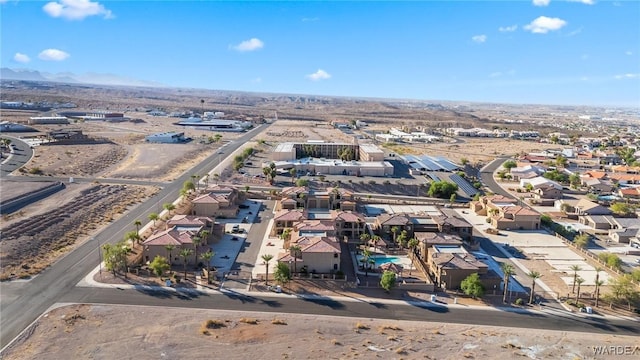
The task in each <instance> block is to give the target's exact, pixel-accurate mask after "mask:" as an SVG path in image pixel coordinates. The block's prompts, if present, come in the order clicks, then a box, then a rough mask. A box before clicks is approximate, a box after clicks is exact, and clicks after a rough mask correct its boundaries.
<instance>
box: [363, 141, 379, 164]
mask: <svg viewBox="0 0 640 360" xmlns="http://www.w3.org/2000/svg"><path fill="white" fill-rule="evenodd" d="M359 148H360V149H359V150H360V151H359V153H360V160H361V161H384V151H382V150H381V149H380V148H379V147H377V146H375V145H373V144H360V145H359Z"/></svg>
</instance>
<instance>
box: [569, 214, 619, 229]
mask: <svg viewBox="0 0 640 360" xmlns="http://www.w3.org/2000/svg"><path fill="white" fill-rule="evenodd" d="M578 221H579V222H580V223H581V224H583V225H586V226H588V227H590V228H592V229H594V230H609V229H613V228H614V227H615V223H614V220H613V216H610V215H582V216H579V217H578Z"/></svg>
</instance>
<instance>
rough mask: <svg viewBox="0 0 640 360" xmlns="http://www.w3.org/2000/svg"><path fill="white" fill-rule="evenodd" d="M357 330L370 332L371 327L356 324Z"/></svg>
mask: <svg viewBox="0 0 640 360" xmlns="http://www.w3.org/2000/svg"><path fill="white" fill-rule="evenodd" d="M356 329H358V330H369V325H366V324H363V323H360V322H358V323H356Z"/></svg>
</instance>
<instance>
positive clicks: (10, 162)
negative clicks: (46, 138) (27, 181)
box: [0, 135, 33, 177]
mask: <svg viewBox="0 0 640 360" xmlns="http://www.w3.org/2000/svg"><path fill="white" fill-rule="evenodd" d="M1 137H2V138H7V139H11V145H14V146H15V149H14V151H13V153H12V154H11V155H10V156H9V158H8V159H2V164H0V177H6V176H8V175H10V174H11V173H12V172H13V171H15V170H16V169H18V168H19V167H22V166H23V165H24V164H26V163H27V162H29V160H31V157H32V156H33V149H31V147H30V146H29V144H27V143H26V142H24V141H22V140H20V139H18V138H16V137H13V136H5V135H3V136H1Z"/></svg>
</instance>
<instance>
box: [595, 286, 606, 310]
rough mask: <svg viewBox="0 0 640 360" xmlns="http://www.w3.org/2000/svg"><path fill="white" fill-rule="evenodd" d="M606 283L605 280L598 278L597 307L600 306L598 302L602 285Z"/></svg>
mask: <svg viewBox="0 0 640 360" xmlns="http://www.w3.org/2000/svg"><path fill="white" fill-rule="evenodd" d="M602 285H604V281H603V280H596V307H598V302H599V300H600V286H602Z"/></svg>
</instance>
